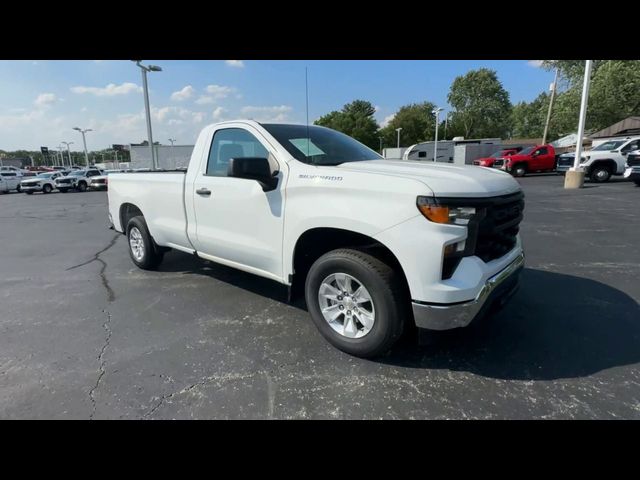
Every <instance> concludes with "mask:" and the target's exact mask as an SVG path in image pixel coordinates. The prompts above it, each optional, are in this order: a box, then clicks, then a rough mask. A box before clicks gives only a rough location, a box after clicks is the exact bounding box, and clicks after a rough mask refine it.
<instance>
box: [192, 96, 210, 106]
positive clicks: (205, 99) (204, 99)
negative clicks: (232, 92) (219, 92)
mask: <svg viewBox="0 0 640 480" xmlns="http://www.w3.org/2000/svg"><path fill="white" fill-rule="evenodd" d="M211 103H215V99H214V98H213V97H209V96H207V95H202V96H201V97H200V98H198V99H197V100H196V104H198V105H209V104H211Z"/></svg>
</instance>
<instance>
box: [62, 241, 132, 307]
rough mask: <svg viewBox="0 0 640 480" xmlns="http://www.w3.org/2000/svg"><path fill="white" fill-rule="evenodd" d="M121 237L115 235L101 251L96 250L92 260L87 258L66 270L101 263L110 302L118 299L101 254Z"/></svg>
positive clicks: (101, 277)
mask: <svg viewBox="0 0 640 480" xmlns="http://www.w3.org/2000/svg"><path fill="white" fill-rule="evenodd" d="M119 237H120V234H116V235H114V236H113V238H112V239H111V241H110V242H109V244H108V245H107V246H106V247H104V248H103V249H102V250H100V251H99V252H96V253H95V254H94V256H93V258H92V259H91V260H87V261H86V262H82V263H79V264H77V265H74V266H72V267H69V268H67V269H66V270H65V271H66V272H68V271H69V270H75V269H76V268H80V267H84V266H86V265H89V264H90V263H93V262H98V263H100V265H102V266H101V268H100V280H101V282H102V286H103V287H104V289H105V290H106V291H107V300H108V301H109V303H111V302H113V301H114V300H115V299H116V295H115V292H114V291H113V289H112V288H111V285H109V280H108V279H107V276H106V274H105V271H106V270H107V262H105V261H104V260H103V259H102V258H100V255H102V254H103V253H104V252H106V251H107V250H109V249H110V248H111V247H113V246H114V245H115V243H116V241H117V240H118V238H119Z"/></svg>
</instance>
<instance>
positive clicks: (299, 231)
mask: <svg viewBox="0 0 640 480" xmlns="http://www.w3.org/2000/svg"><path fill="white" fill-rule="evenodd" d="M108 199H109V219H110V222H111V225H112V228H114V229H115V230H116V231H118V232H121V233H123V234H125V235H126V236H127V240H128V241H127V247H128V250H129V254H130V256H131V260H132V261H133V263H134V264H135V265H137V266H138V267H139V268H142V269H154V268H157V267H158V266H159V265H160V262H161V261H162V259H163V256H164V254H165V252H167V251H168V250H169V249H175V250H179V251H181V252H186V253H189V254H192V255H196V256H198V257H200V258H202V259H206V260H209V261H213V262H217V263H220V264H223V265H227V266H230V267H234V268H237V269H239V270H243V271H245V272H249V273H252V274H256V275H259V276H261V277H265V278H268V279H271V280H274V281H276V282H279V283H281V284H284V285H286V286H288V287H289V293H290V298H296V297H297V295H298V294H302V293H303V292H304V297H305V300H306V304H307V308H308V311H309V313H310V315H311V318H312V320H313V322H314V323H315V325H316V327H317V328H318V330H319V331H320V333H321V334H322V335H323V336H324V337H325V338H326V339H327V340H328V341H329V342H330V343H331V344H333V345H334V346H335V347H337V348H339V349H341V350H343V351H345V352H347V353H350V354H352V355H356V356H361V357H373V356H377V355H380V354H382V353H384V352H385V351H387V350H389V349H390V348H391V346H392V345H393V344H394V343H395V342H396V340H397V339H398V338H399V337H400V336H401V334H402V333H403V330H405V328H406V327H408V325H409V322H415V325H416V326H417V327H418V328H419V329H422V333H424V332H427V335H429V333H428V332H429V330H448V329H453V328H458V327H465V326H467V325H469V323H470V322H471V321H472V320H474V319H475V318H479V317H481V316H484V315H485V313H486V312H487V311H488V310H489V309H490V307H491V306H492V305H498V304H503V303H504V302H505V301H506V300H507V299H508V298H509V297H510V296H511V294H512V293H514V292H515V289H516V288H517V285H518V278H519V272H520V271H521V269H522V268H523V264H524V253H523V249H522V245H521V242H520V238H519V234H518V229H519V224H520V222H521V220H522V218H523V209H524V199H523V193H522V191H521V189H520V186H519V185H518V183H517V182H516V181H515V180H514V179H513V178H512V177H511V176H510V175H508V174H506V173H505V172H502V171H499V170H494V169H489V168H478V167H474V166H471V165H469V166H458V165H449V164H439V163H425V162H420V161H403V160H396V161H392V160H385V159H383V158H382V157H381V156H380V155H378V154H377V153H376V152H375V151H373V150H371V149H370V148H368V147H366V146H364V145H362V144H361V143H359V142H357V141H356V140H354V139H353V138H351V137H349V136H347V135H344V134H342V133H339V132H336V131H335V130H331V129H328V128H324V127H319V126H305V125H282V124H266V123H262V124H261V123H258V122H255V121H249V120H247V121H244V120H242V121H232V122H223V123H219V124H215V125H210V126H208V127H205V128H204V129H203V130H202V132H201V133H200V135H199V137H198V140H197V142H196V144H195V147H194V149H193V152H192V155H191V159H190V163H189V166H188V169H187V171H186V172H184V171H152V172H139V173H112V174H111V175H109V190H108ZM420 336H421V337H423V338H424V335H420Z"/></svg>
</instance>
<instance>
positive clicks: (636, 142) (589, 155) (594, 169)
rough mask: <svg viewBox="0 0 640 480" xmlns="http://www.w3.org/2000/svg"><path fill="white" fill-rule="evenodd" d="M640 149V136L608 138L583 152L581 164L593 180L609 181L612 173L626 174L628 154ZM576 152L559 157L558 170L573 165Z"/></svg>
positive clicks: (562, 170) (567, 168)
mask: <svg viewBox="0 0 640 480" xmlns="http://www.w3.org/2000/svg"><path fill="white" fill-rule="evenodd" d="M638 149H640V137H626V138H620V139H612V140H607V141H606V142H604V143H601V144H600V145H598V146H597V147H595V148H592V149H591V150H587V151H585V152H583V153H582V155H581V157H582V158H581V159H580V166H581V167H582V168H584V170H585V174H586V176H587V177H589V179H590V180H591V181H592V182H599V183H601V182H607V181H608V180H609V179H610V178H611V176H612V175H624V173H625V169H626V163H627V156H628V155H629V153H631V152H633V151H634V150H638ZM574 159H575V153H565V154H563V155H560V156H559V157H558V165H557V167H556V170H557V171H558V172H566V171H567V170H569V168H571V167H573V162H574Z"/></svg>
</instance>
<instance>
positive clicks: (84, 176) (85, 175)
mask: <svg viewBox="0 0 640 480" xmlns="http://www.w3.org/2000/svg"><path fill="white" fill-rule="evenodd" d="M100 175H102V170H98V169H97V168H89V169H87V170H72V171H71V172H70V173H69V174H68V175H66V176H62V177H58V178H56V188H57V189H58V190H59V191H60V192H62V193H67V192H68V191H69V190H78V191H79V192H85V191H86V190H87V188H88V187H89V183H90V182H91V178H92V177H97V176H100Z"/></svg>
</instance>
